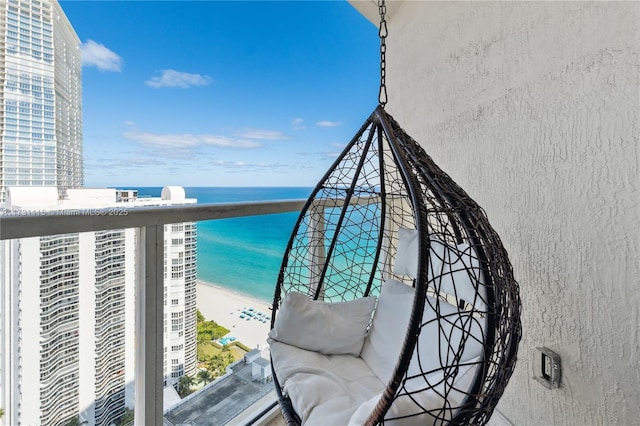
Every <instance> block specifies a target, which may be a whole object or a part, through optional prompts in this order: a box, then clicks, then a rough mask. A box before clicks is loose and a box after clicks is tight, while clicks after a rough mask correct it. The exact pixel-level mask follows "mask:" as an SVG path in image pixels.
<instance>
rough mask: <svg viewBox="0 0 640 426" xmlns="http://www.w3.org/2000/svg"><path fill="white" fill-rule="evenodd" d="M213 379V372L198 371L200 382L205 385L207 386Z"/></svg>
mask: <svg viewBox="0 0 640 426" xmlns="http://www.w3.org/2000/svg"><path fill="white" fill-rule="evenodd" d="M212 378H213V376H212V375H211V372H210V371H209V370H205V369H202V370H200V371H198V379H200V382H202V383H204V384H205V385H206V384H207V383H208V382H210V381H211V379H212Z"/></svg>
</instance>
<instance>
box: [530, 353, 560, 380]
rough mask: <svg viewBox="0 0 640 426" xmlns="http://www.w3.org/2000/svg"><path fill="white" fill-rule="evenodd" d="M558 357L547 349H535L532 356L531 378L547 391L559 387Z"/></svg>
mask: <svg viewBox="0 0 640 426" xmlns="http://www.w3.org/2000/svg"><path fill="white" fill-rule="evenodd" d="M561 372H562V368H561V367H560V355H558V354H557V353H555V352H553V351H552V350H551V349H549V348H545V347H541V348H536V350H535V353H534V356H533V378H534V379H536V380H537V381H538V382H540V383H542V384H543V385H544V387H546V388H547V389H557V388H559V387H560V377H561Z"/></svg>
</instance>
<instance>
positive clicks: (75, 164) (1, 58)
mask: <svg viewBox="0 0 640 426" xmlns="http://www.w3.org/2000/svg"><path fill="white" fill-rule="evenodd" d="M0 82H1V83H0V202H2V201H4V200H5V197H6V189H7V188H8V187H10V186H55V187H58V188H59V189H65V188H77V187H80V186H82V183H83V163H82V80H81V58H80V40H79V39H78V36H77V35H76V33H75V31H74V30H73V27H72V26H71V24H70V23H69V20H68V19H67V17H66V16H65V14H64V12H63V11H62V9H61V8H60V5H59V4H58V2H57V1H56V0H1V1H0Z"/></svg>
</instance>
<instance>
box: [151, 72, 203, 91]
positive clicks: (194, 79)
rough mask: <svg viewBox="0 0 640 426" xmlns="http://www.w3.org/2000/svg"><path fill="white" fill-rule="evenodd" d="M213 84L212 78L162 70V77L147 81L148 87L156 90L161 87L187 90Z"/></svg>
mask: <svg viewBox="0 0 640 426" xmlns="http://www.w3.org/2000/svg"><path fill="white" fill-rule="evenodd" d="M210 83H211V77H209V76H207V75H204V76H203V75H200V74H189V73H187V72H181V71H176V70H162V75H161V76H160V77H152V78H151V79H149V80H147V81H145V83H144V84H146V85H147V86H151V87H154V88H156V89H158V88H161V87H180V88H183V89H186V88H188V87H191V86H207V85H208V84H210Z"/></svg>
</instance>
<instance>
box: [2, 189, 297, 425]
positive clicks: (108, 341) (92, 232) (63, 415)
mask: <svg viewBox="0 0 640 426" xmlns="http://www.w3.org/2000/svg"><path fill="white" fill-rule="evenodd" d="M303 205H304V201H301V200H286V201H265V202H243V203H228V204H190V205H180V206H177V205H173V206H153V207H135V208H130V209H127V210H126V215H125V214H121V215H111V214H110V213H112V209H103V210H93V211H91V214H78V211H77V210H73V211H69V212H65V211H64V210H59V211H55V212H40V213H39V214H38V215H29V214H22V215H3V216H0V244H1V246H0V258H1V259H0V260H1V262H2V263H0V265H2V266H1V268H2V269H0V278H2V287H3V293H2V295H3V298H2V300H1V302H2V303H1V304H0V305H1V306H0V309H1V310H2V313H3V318H4V319H3V323H2V324H0V331H2V347H1V348H0V350H2V351H3V352H4V353H5V354H7V353H11V356H8V357H7V356H5V359H8V360H9V362H6V361H5V364H4V365H2V366H0V368H2V369H4V371H2V372H1V373H2V374H0V404H7V401H13V403H11V404H12V405H10V406H6V405H5V406H2V405H0V408H2V409H4V418H3V419H2V420H0V422H4V424H14V423H17V422H18V420H21V421H22V422H23V423H25V422H24V420H25V419H27V417H19V416H23V415H27V413H24V411H25V409H26V408H25V406H24V405H23V404H21V403H20V400H19V399H16V398H13V399H12V398H10V397H8V395H9V394H11V393H12V392H21V393H22V394H23V395H24V398H25V399H26V398H33V397H35V395H38V396H39V398H40V401H41V403H40V412H39V413H36V414H33V413H32V414H31V415H32V417H31V420H33V423H38V424H43V423H48V424H61V425H62V424H68V423H69V421H71V423H73V422H76V423H75V424H82V423H83V422H86V423H88V424H96V423H99V422H101V421H103V420H104V421H107V422H112V420H113V419H110V417H109V416H110V415H109V413H110V412H113V410H119V415H118V421H117V422H115V423H116V424H133V423H135V424H136V425H137V424H142V425H160V424H163V423H164V424H172V423H175V421H177V420H175V419H178V420H179V416H178V414H179V413H178V411H177V408H175V409H172V410H167V408H168V407H165V406H164V402H163V401H164V393H163V389H164V388H165V385H166V384H167V381H169V382H170V383H171V382H172V380H171V379H172V377H171V374H169V376H167V371H174V372H175V374H176V375H177V376H176V377H173V378H174V379H175V378H177V377H178V376H182V375H184V374H186V370H188V369H192V370H193V365H194V363H195V359H194V356H195V355H194V356H191V357H185V359H184V360H183V359H179V360H174V359H171V358H172V357H171V353H172V351H180V350H182V349H183V346H182V345H188V344H194V342H195V339H196V330H195V319H193V320H192V319H191V318H190V317H188V318H185V317H184V316H180V315H175V318H174V317H173V316H172V315H169V316H168V317H167V316H166V315H165V313H166V312H174V310H172V307H173V306H178V307H181V309H182V308H184V309H182V310H183V311H184V312H187V311H188V310H189V309H193V310H194V311H195V285H194V286H193V288H185V289H184V294H183V295H181V296H180V297H177V296H172V295H171V292H169V294H167V290H166V285H167V283H165V278H164V277H165V274H167V277H168V279H167V281H170V280H171V279H172V277H174V276H175V277H176V278H175V279H182V278H183V277H187V278H188V279H189V280H191V279H193V278H194V275H195V273H194V271H195V261H196V257H197V253H196V252H195V250H194V251H192V252H189V250H192V249H193V248H194V247H197V244H194V243H193V241H192V239H194V238H197V237H196V235H197V227H195V226H193V227H192V226H191V225H189V224H190V223H197V222H200V221H210V220H218V219H227V218H240V217H247V216H260V215H266V214H276V213H289V212H296V211H299V210H300V209H301V208H302V206H303ZM185 224H187V225H186V226H185ZM165 225H169V226H167V227H165ZM165 230H166V231H165ZM165 232H170V233H171V238H170V239H169V241H168V242H165V240H166V239H165ZM127 236H128V237H127ZM41 237H43V238H41ZM127 238H128V239H127ZM173 238H175V239H176V240H180V239H181V238H182V239H183V241H176V243H180V244H183V245H184V247H185V249H184V255H181V257H179V258H178V257H175V258H173V257H171V253H175V250H174V246H173V245H172V241H171V239H173ZM87 239H88V240H91V241H92V244H93V247H94V249H93V250H94V252H93V254H92V256H93V258H92V259H91V262H89V263H87V260H86V259H84V260H83V258H82V253H81V251H82V247H83V244H84V243H85V242H84V241H85V240H87ZM186 240H189V241H186ZM130 250H133V253H135V255H134V256H133V258H134V259H135V260H133V262H134V266H133V268H132V267H131V265H130V264H128V263H127V262H131V261H132V260H130V259H129V251H130ZM172 250H174V251H172ZM43 253H44V254H43ZM165 253H169V255H170V256H169V257H166V256H165ZM20 256H31V257H32V258H31V259H30V265H31V266H30V269H29V270H26V269H24V270H22V269H20V270H18V269H16V270H10V269H11V268H10V267H9V266H8V265H10V260H11V259H12V258H18V257H20ZM14 260H15V259H14ZM22 260H24V259H22ZM24 264H25V263H24V262H22V263H21V265H24ZM87 268H93V270H95V271H94V272H95V274H93V276H92V278H91V279H92V280H93V281H92V283H93V285H89V286H87V285H86V284H85V285H79V283H85V281H83V280H84V279H85V277H86V274H87ZM165 268H168V270H165ZM172 268H173V269H172ZM131 270H134V271H135V276H133V279H132V277H131V276H128V275H127V274H131V272H130V271H131ZM172 274H173V275H172ZM17 277H20V279H21V280H22V281H21V285H13V284H11V282H12V280H15V279H18V278H17ZM40 280H45V282H44V283H41V282H40ZM193 281H195V280H193ZM72 283H75V284H72ZM131 283H135V285H131ZM274 285H275V283H274ZM12 286H13V288H10V287H12ZM132 287H134V288H132ZM10 292H13V293H11V294H9V293H10ZM34 297H35V299H34ZM27 299H28V300H35V301H37V302H38V303H24V301H25V300H27ZM167 305H168V306H169V308H166V306H167ZM82 306H91V307H92V308H91V309H89V310H83V308H82ZM14 308H15V309H14ZM131 312H135V315H134V316H135V319H133V320H132V319H131V318H129V317H131V316H132V315H131ZM125 317H126V318H125ZM33 318H40V320H38V321H33V320H32V319H33ZM194 318H195V316H194ZM174 326H175V329H176V330H178V329H180V330H183V332H184V334H185V336H180V337H181V339H182V340H176V341H180V342H181V343H175V344H174V343H172V342H173V341H171V342H169V344H168V345H167V344H166V343H167V342H165V336H167V335H171V332H172V327H174ZM12 327H16V328H17V329H19V331H16V330H14V329H12ZM191 328H193V330H191ZM176 333H178V331H176ZM265 338H266V336H265ZM129 341H132V342H134V343H133V344H132V345H126V344H123V342H129ZM182 341H184V343H182ZM192 341H194V342H192ZM167 346H168V347H167ZM89 353H90V354H92V357H94V359H93V360H90V359H87V358H86V357H85V355H86V354H89ZM104 354H107V355H106V356H105V355H104ZM187 358H188V359H187ZM176 361H177V362H176ZM88 363H89V364H91V363H93V364H91V368H90V369H91V370H92V374H94V375H95V377H93V378H92V379H91V380H84V379H83V378H81V377H78V374H79V373H78V372H82V371H84V370H86V369H87V365H88ZM174 363H175V364H176V365H173V364H174ZM128 365H133V369H132V370H133V371H132V373H130V372H128V371H127V366H128ZM167 366H170V367H171V368H168V367H167ZM191 373H194V371H192V372H191ZM239 380H240V379H239ZM42 383H54V384H56V386H49V387H46V386H42V385H41V384H42ZM34 384H37V385H34ZM57 384H60V385H64V386H62V387H61V388H60V389H58V390H56V389H57V388H58V387H59V386H57ZM231 386H233V385H231ZM204 388H205V389H203V391H201V392H198V393H195V394H193V395H190V396H189V397H186V398H183V399H182V402H181V404H180V406H182V407H183V409H186V408H185V407H187V406H188V405H189V404H191V405H192V407H191V408H193V409H198V406H199V405H202V404H205V405H206V404H209V405H210V403H211V401H213V400H216V399H220V398H225V397H228V398H234V397H235V396H234V392H229V390H227V391H217V390H216V387H215V386H212V383H209V384H205V386H204ZM62 389H63V390H62ZM221 389H222V388H221ZM58 392H64V393H65V398H64V399H65V402H61V400H60V399H59V397H60V396H61V394H60V393H58ZM225 392H227V393H228V396H227V395H226V394H225ZM56 394H57V395H56ZM67 394H69V395H67ZM131 399H133V404H132V405H133V407H134V409H133V411H132V412H133V413H134V415H135V421H133V419H132V417H131V411H130V410H129V409H126V410H125V409H124V406H125V405H128V406H129V405H131V404H130V400H131ZM274 406H275V397H272V396H270V395H266V394H265V395H262V394H261V395H260V397H259V398H258V399H257V400H256V401H254V403H253V404H252V408H251V409H250V410H244V412H243V413H240V414H239V415H240V417H243V421H242V422H243V423H251V422H252V419H253V418H254V417H258V416H259V415H262V414H264V413H265V412H266V411H268V410H269V409H270V408H273V407H274ZM77 407H81V408H80V410H78V408H77ZM82 407H87V411H86V412H83V411H82ZM236 414H237V413H236ZM33 416H35V417H33ZM176 416H178V417H176ZM171 419H174V421H172V420H171Z"/></svg>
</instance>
